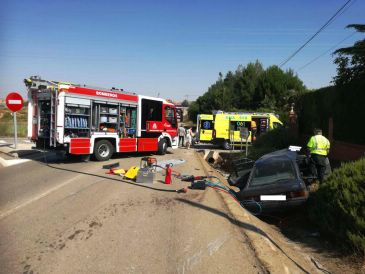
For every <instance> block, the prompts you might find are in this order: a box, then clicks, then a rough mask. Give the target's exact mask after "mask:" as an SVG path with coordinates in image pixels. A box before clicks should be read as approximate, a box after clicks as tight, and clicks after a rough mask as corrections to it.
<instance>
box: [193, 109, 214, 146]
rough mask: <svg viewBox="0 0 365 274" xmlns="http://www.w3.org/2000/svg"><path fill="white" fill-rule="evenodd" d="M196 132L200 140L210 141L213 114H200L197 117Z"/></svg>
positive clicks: (211, 137)
mask: <svg viewBox="0 0 365 274" xmlns="http://www.w3.org/2000/svg"><path fill="white" fill-rule="evenodd" d="M197 126H198V132H199V140H200V142H211V141H212V139H213V129H214V124H213V115H211V114H200V115H199V117H198V124H197Z"/></svg>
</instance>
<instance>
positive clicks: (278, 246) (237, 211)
mask: <svg viewBox="0 0 365 274" xmlns="http://www.w3.org/2000/svg"><path fill="white" fill-rule="evenodd" d="M196 154H197V157H198V158H199V160H200V162H201V164H202V166H203V168H204V171H205V172H206V174H208V168H209V169H212V168H211V167H210V166H209V165H208V163H207V162H206V161H205V160H204V159H203V157H202V155H200V154H199V153H198V152H196ZM213 173H214V175H215V176H217V177H218V178H219V179H220V180H221V182H222V183H223V184H225V185H226V186H228V187H230V186H229V185H228V182H227V180H226V179H225V178H223V176H222V175H221V174H219V173H218V172H217V171H216V170H214V169H213ZM218 194H219V195H220V196H221V197H222V199H223V201H224V203H225V204H226V206H227V208H228V210H229V212H230V213H231V214H232V217H233V219H234V221H235V223H236V224H237V225H238V226H240V227H241V228H242V231H243V233H244V234H245V236H246V238H247V240H248V241H249V243H250V247H251V248H252V249H253V251H254V253H255V255H256V256H257V258H258V260H259V262H260V263H261V265H262V267H263V269H265V270H266V271H267V273H278V274H282V273H323V272H320V271H319V270H318V269H317V268H316V267H315V266H314V265H313V263H312V262H311V258H310V257H309V256H308V255H306V254H304V253H302V252H301V251H300V247H298V246H296V245H295V244H294V243H293V242H291V241H290V240H288V239H286V238H285V237H284V236H283V235H282V234H281V233H280V232H279V231H277V230H275V229H273V228H272V227H270V226H269V225H268V224H266V223H264V222H262V221H261V220H260V219H258V218H256V217H255V216H254V215H252V214H251V213H250V212H248V211H247V210H246V209H244V208H243V207H241V206H239V205H238V204H237V203H236V202H235V201H234V200H233V199H232V198H231V197H230V196H228V195H226V194H225V193H222V192H220V191H218Z"/></svg>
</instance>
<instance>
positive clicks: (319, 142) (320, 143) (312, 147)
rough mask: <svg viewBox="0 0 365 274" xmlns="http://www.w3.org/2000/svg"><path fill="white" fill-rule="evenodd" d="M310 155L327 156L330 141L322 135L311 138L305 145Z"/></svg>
mask: <svg viewBox="0 0 365 274" xmlns="http://www.w3.org/2000/svg"><path fill="white" fill-rule="evenodd" d="M307 147H308V148H309V151H310V153H311V154H318V155H325V156H326V155H327V154H328V151H329V150H330V141H328V140H327V138H326V137H324V136H322V135H315V136H312V137H311V138H310V140H309V142H308V144H307Z"/></svg>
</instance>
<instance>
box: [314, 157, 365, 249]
mask: <svg viewBox="0 0 365 274" xmlns="http://www.w3.org/2000/svg"><path fill="white" fill-rule="evenodd" d="M308 213H309V218H310V219H311V221H312V222H314V223H315V224H317V225H318V227H319V229H320V230H321V232H322V234H324V235H328V236H329V237H331V238H333V239H335V241H336V242H337V243H338V244H341V245H342V247H344V248H346V249H351V250H353V251H355V252H358V253H362V254H365V158H362V159H360V160H358V161H356V162H351V163H346V164H343V165H342V166H341V167H340V168H338V169H336V170H335V171H334V172H333V173H332V174H331V175H330V176H329V177H328V179H327V180H326V181H325V182H324V183H323V185H321V186H320V188H319V190H318V191H317V192H316V193H313V194H312V195H311V198H310V199H309V202H308Z"/></svg>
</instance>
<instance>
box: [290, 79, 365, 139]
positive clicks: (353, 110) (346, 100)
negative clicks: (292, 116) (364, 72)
mask: <svg viewBox="0 0 365 274" xmlns="http://www.w3.org/2000/svg"><path fill="white" fill-rule="evenodd" d="M364 106H365V80H360V81H356V82H353V83H351V84H348V85H345V86H341V87H337V86H336V87H335V86H332V87H326V88H321V89H319V90H317V91H314V92H310V93H306V94H304V95H302V96H301V97H300V98H299V99H298V103H297V112H298V124H299V129H300V134H301V135H310V134H312V131H313V128H315V127H319V128H322V129H323V131H324V133H325V135H327V136H328V121H329V118H330V117H332V118H333V137H334V139H335V140H338V141H344V142H349V143H355V144H365V126H364V125H365V110H364Z"/></svg>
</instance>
